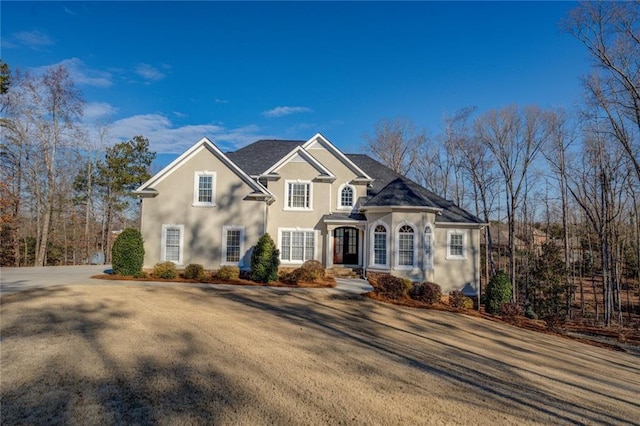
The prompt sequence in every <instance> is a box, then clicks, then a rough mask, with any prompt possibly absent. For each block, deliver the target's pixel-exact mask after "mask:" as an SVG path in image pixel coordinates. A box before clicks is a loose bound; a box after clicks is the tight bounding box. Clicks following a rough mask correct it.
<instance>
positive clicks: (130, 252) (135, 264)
mask: <svg viewBox="0 0 640 426" xmlns="http://www.w3.org/2000/svg"><path fill="white" fill-rule="evenodd" d="M143 263H144V243H143V241H142V234H140V231H138V230H137V229H132V228H127V229H125V230H124V231H122V232H121V233H120V235H118V237H117V238H116V240H115V241H114V242H113V248H112V249H111V266H112V267H113V273H114V274H117V275H128V276H134V275H136V274H138V273H139V272H141V271H142V264H143Z"/></svg>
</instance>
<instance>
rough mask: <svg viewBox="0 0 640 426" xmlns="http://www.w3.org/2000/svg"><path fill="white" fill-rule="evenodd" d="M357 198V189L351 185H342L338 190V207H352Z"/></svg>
mask: <svg viewBox="0 0 640 426" xmlns="http://www.w3.org/2000/svg"><path fill="white" fill-rule="evenodd" d="M355 199H356V191H355V189H354V187H353V186H351V185H346V184H345V185H342V186H341V187H340V190H339V192H338V208H341V209H350V208H352V207H353V204H354V202H355Z"/></svg>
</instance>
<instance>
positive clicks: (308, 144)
mask: <svg viewBox="0 0 640 426" xmlns="http://www.w3.org/2000/svg"><path fill="white" fill-rule="evenodd" d="M135 193H136V194H137V195H138V196H140V197H141V198H142V212H141V215H142V221H141V232H142V235H143V238H144V241H145V267H152V266H153V265H154V264H156V263H158V262H161V261H167V260H169V261H172V262H174V263H176V264H177V265H178V266H179V267H180V266H186V265H188V264H189V263H199V264H202V265H203V266H204V267H205V268H207V269H217V268H219V267H220V266H222V265H237V266H239V267H240V268H242V269H249V268H250V261H251V250H252V247H253V246H254V245H255V244H256V242H257V241H258V238H260V236H262V235H263V234H264V233H269V234H270V235H271V237H272V238H273V239H274V241H275V242H276V245H277V246H278V248H279V250H280V261H281V266H296V265H301V264H302V263H303V262H304V261H306V260H309V259H316V260H318V261H320V262H322V263H323V264H324V265H325V267H326V268H333V267H334V266H340V267H353V268H358V269H362V270H364V271H374V272H383V273H384V272H387V273H391V274H393V275H396V276H400V277H406V278H409V279H411V280H412V281H431V282H435V283H438V284H440V285H441V287H442V289H443V291H445V292H448V291H451V290H454V289H455V290H463V291H464V292H465V293H466V294H469V295H475V294H476V292H477V289H478V285H479V280H480V231H481V229H482V228H483V226H484V224H483V223H482V222H481V221H480V220H479V219H478V218H477V217H475V216H473V215H472V214H470V213H468V212H466V211H465V210H463V209H461V208H459V207H458V206H456V205H455V204H453V203H452V202H450V201H447V200H444V199H443V198H441V197H439V196H437V195H436V194H434V193H432V192H430V191H428V190H426V189H425V188H423V187H421V186H420V185H418V184H417V183H415V182H413V181H411V180H409V179H407V178H405V177H403V176H401V175H399V174H397V173H395V172H393V171H392V170H391V169H389V168H387V167H385V166H384V165H382V164H381V163H379V162H377V161H376V160H374V159H372V158H371V157H369V156H367V155H364V154H344V153H342V152H341V151H340V150H339V149H338V148H336V147H335V146H334V145H333V144H332V143H331V142H330V141H329V140H327V139H326V138H325V137H324V136H322V135H321V134H316V135H315V136H313V137H312V138H311V139H309V140H307V141H288V140H260V141H257V142H255V143H253V144H250V145H248V146H246V147H244V148H242V149H239V150H238V151H235V152H230V153H223V152H222V151H221V150H220V149H218V147H216V146H215V144H213V143H212V142H211V141H210V140H208V139H206V138H203V139H201V140H200V141H199V142H197V143H196V144H195V145H193V146H192V147H191V148H189V149H188V150H187V151H186V152H184V153H183V154H182V155H180V156H179V157H178V158H177V159H176V160H175V161H173V162H172V163H171V164H169V165H168V166H166V167H165V168H164V169H163V170H161V171H160V172H158V173H157V174H156V175H154V176H153V177H152V178H151V179H149V180H148V181H147V182H145V183H144V184H143V185H141V186H140V187H139V188H138V189H137V190H136V191H135Z"/></svg>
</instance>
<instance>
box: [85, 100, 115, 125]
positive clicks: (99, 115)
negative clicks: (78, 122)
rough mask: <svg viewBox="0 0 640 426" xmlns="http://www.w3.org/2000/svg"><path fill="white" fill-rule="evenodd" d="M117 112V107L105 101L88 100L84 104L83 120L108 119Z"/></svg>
mask: <svg viewBox="0 0 640 426" xmlns="http://www.w3.org/2000/svg"><path fill="white" fill-rule="evenodd" d="M117 112H118V108H116V107H114V106H111V105H109V104H108V103H106V102H90V103H87V104H86V105H85V106H84V115H83V118H84V120H85V122H92V121H95V120H100V119H108V118H109V117H110V116H113V115H115V114H116V113H117Z"/></svg>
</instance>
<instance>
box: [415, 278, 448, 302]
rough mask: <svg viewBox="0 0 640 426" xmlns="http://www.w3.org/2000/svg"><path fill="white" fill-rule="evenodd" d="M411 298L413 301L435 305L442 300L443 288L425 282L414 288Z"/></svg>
mask: <svg viewBox="0 0 640 426" xmlns="http://www.w3.org/2000/svg"><path fill="white" fill-rule="evenodd" d="M409 296H410V297H411V298H412V299H415V300H419V301H421V302H425V303H429V304H430V305H433V304H434V303H438V302H439V301H440V299H441V298H442V288H441V287H440V286H439V285H438V284H436V283H430V282H424V283H422V284H419V285H416V286H414V287H413V289H412V290H411V292H410V293H409Z"/></svg>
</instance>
